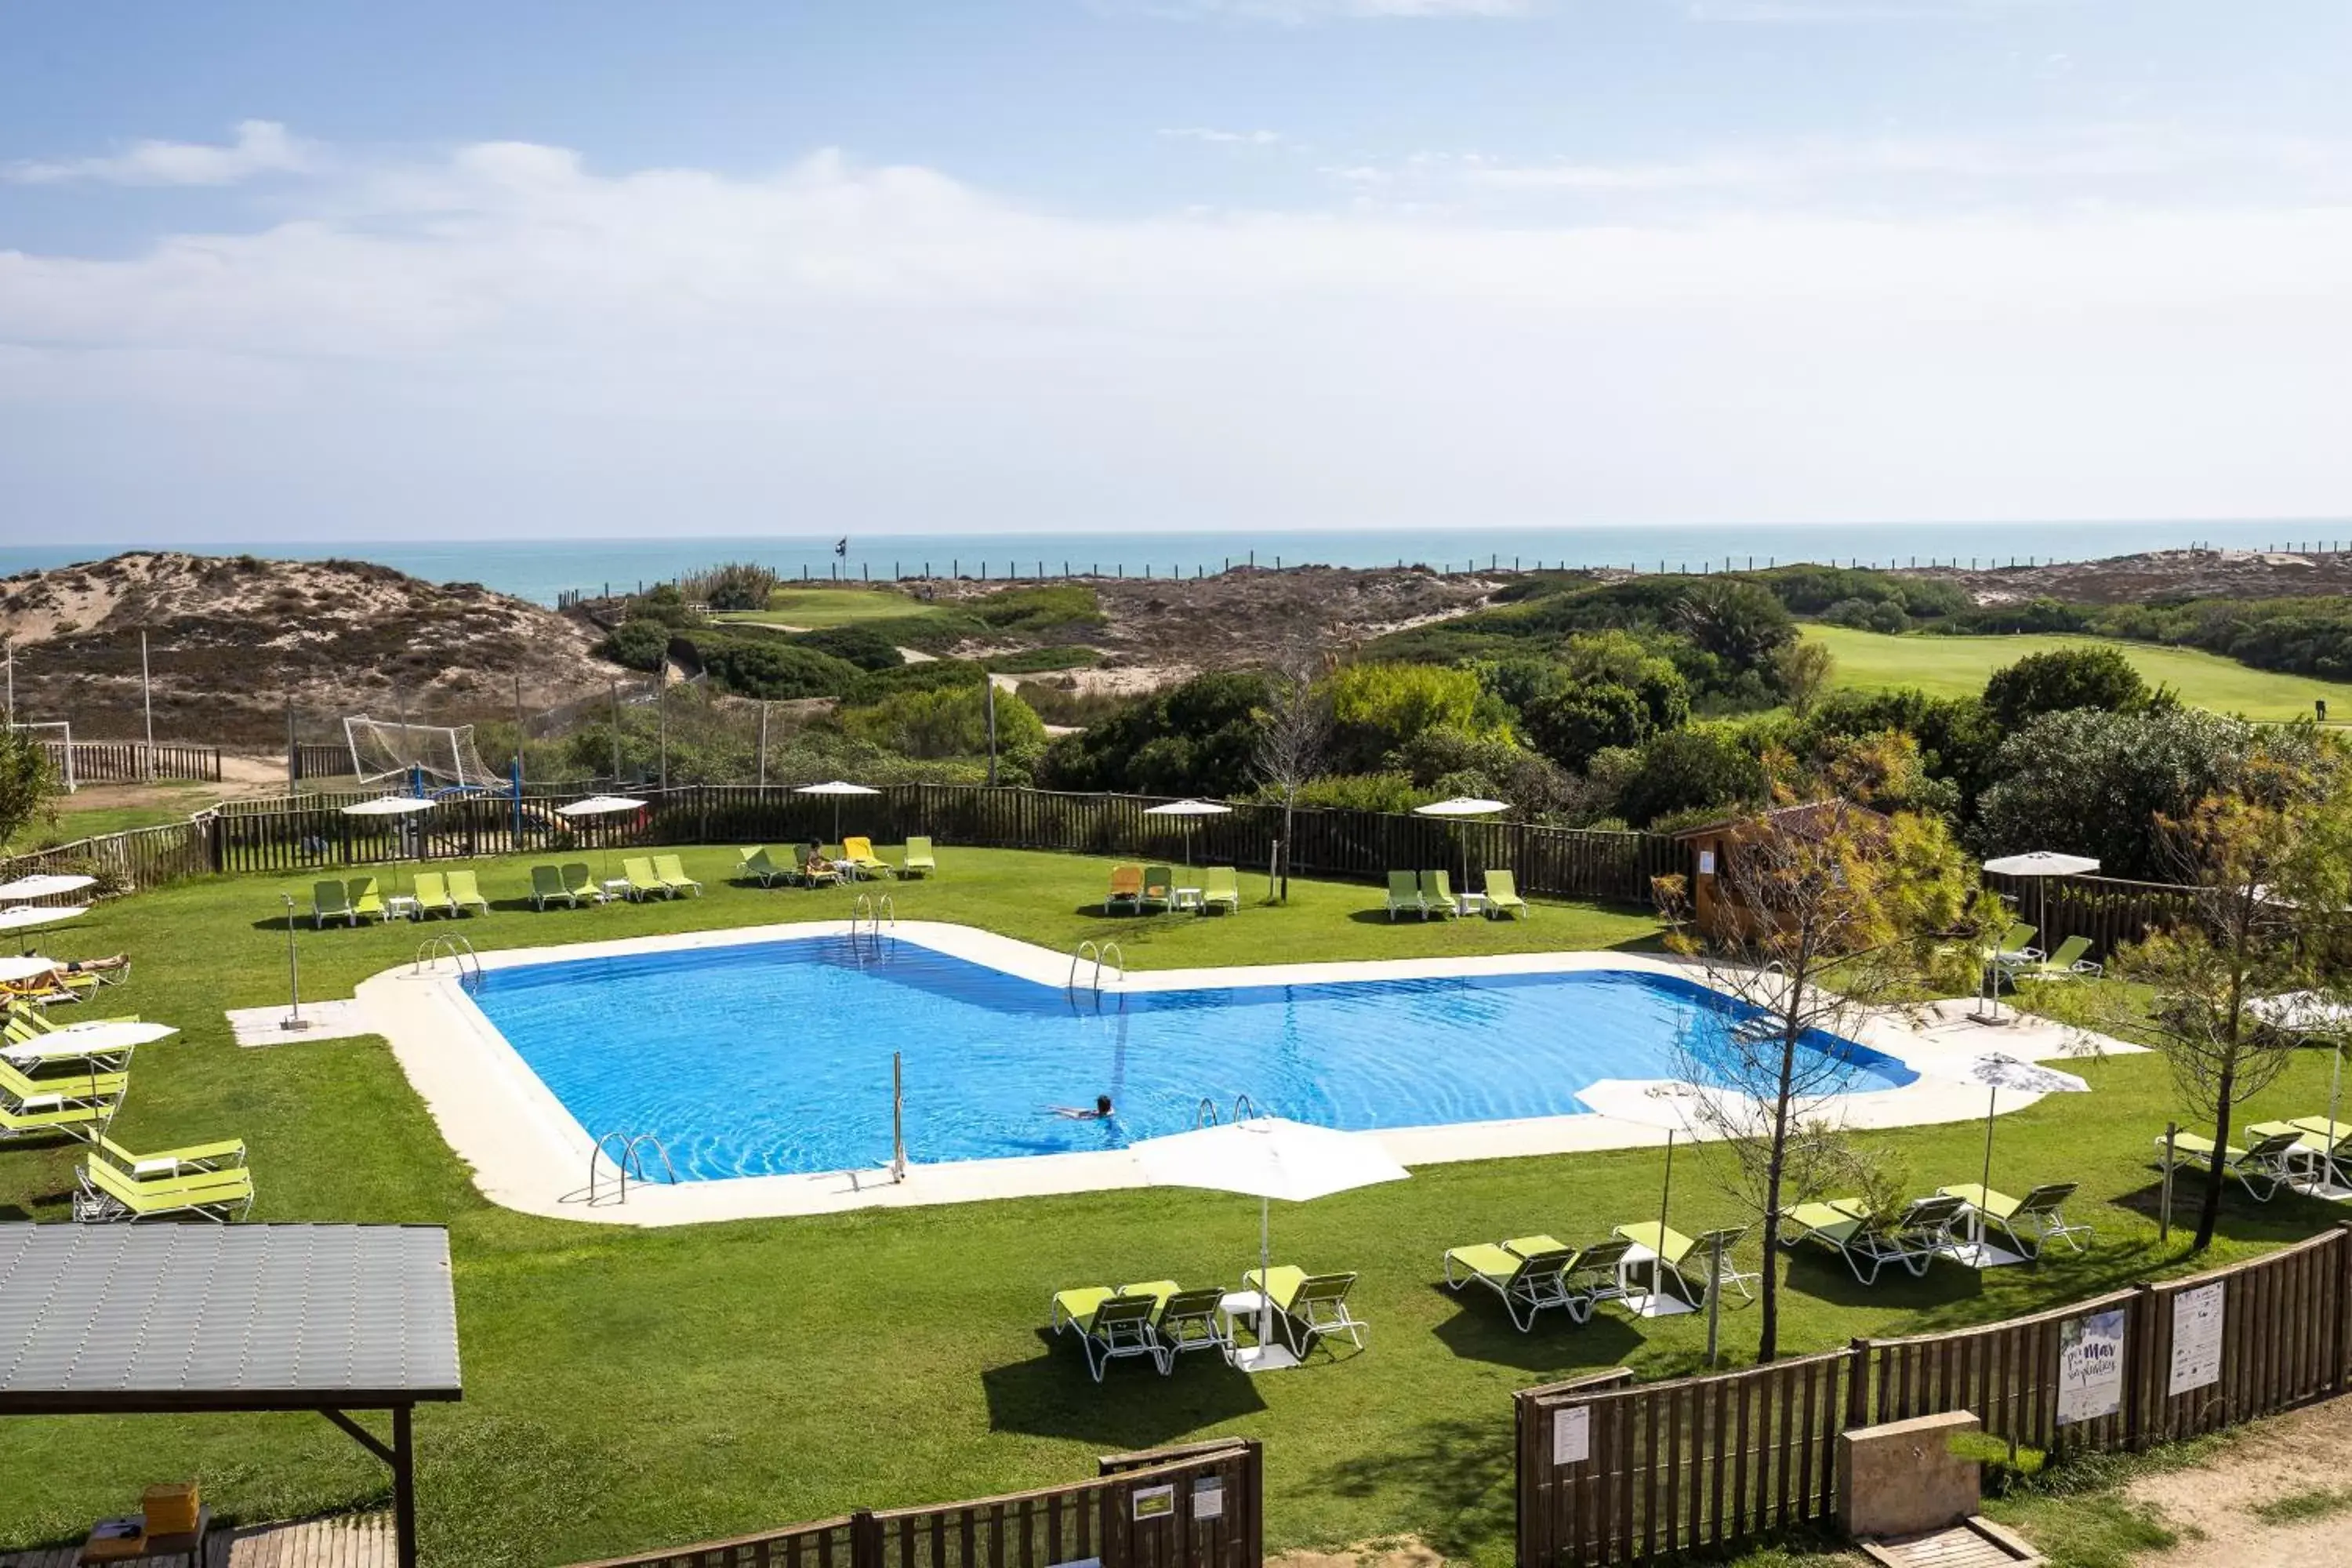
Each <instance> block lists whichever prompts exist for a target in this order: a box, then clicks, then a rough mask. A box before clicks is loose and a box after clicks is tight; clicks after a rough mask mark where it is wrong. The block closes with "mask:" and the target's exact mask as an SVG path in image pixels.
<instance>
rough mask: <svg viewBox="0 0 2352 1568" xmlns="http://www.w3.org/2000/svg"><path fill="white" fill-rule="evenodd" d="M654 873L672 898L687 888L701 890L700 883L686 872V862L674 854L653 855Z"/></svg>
mask: <svg viewBox="0 0 2352 1568" xmlns="http://www.w3.org/2000/svg"><path fill="white" fill-rule="evenodd" d="M654 875H655V876H656V877H658V878H660V879H661V885H662V886H663V887H665V888H667V889H669V890H670V896H671V897H672V898H676V897H677V895H678V894H680V893H683V892H684V891H686V890H687V889H688V888H691V889H694V890H695V891H696V892H697V893H699V892H701V891H702V884H701V883H699V882H698V881H696V880H695V879H693V878H691V877H689V876H688V875H687V874H686V862H685V861H683V860H680V859H679V858H677V856H675V855H656V856H655V857H654Z"/></svg>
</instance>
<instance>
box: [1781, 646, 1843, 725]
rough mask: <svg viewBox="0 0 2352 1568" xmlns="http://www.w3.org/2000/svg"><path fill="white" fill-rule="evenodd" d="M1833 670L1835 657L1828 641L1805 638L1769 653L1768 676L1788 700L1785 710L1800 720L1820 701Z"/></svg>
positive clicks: (1835, 666) (1828, 686) (1834, 670)
mask: <svg viewBox="0 0 2352 1568" xmlns="http://www.w3.org/2000/svg"><path fill="white" fill-rule="evenodd" d="M1836 670H1837V659H1836V658H1835V657H1834V656H1833V655H1832V654H1831V652H1830V648H1829V644H1827V643H1822V642H1814V641H1812V640H1811V639H1810V638H1807V637H1799V638H1797V639H1796V640H1795V641H1793V642H1785V643H1782V644H1781V645H1780V651H1779V652H1778V653H1775V654H1774V655H1773V656H1772V679H1773V681H1774V683H1775V684H1777V685H1778V686H1779V687H1780V694H1781V695H1782V696H1783V697H1786V698H1787V699H1788V700H1789V710H1790V712H1792V713H1794V714H1796V715H1797V716H1798V717H1799V718H1803V717H1804V716H1805V715H1806V714H1808V713H1810V712H1811V711H1812V710H1813V709H1814V707H1815V706H1816V705H1817V704H1818V703H1819V702H1820V701H1821V700H1822V693H1823V692H1825V691H1827V690H1828V689H1830V677H1831V676H1832V675H1833V674H1835V673H1836Z"/></svg>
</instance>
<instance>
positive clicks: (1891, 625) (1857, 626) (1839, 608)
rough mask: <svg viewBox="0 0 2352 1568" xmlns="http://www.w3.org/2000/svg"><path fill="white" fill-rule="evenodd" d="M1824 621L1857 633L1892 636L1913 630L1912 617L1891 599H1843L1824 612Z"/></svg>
mask: <svg viewBox="0 0 2352 1568" xmlns="http://www.w3.org/2000/svg"><path fill="white" fill-rule="evenodd" d="M1822 620H1824V621H1827V622H1828V623H1829V624H1830V625H1832V626H1852V627H1853V629H1854V630H1856V631H1863V632H1885V633H1887V634H1889V635H1890V636H1891V635H1893V634H1895V633H1897V632H1906V631H1908V630H1910V629H1911V617H1910V616H1907V615H1906V614H1905V613H1904V611H1903V606H1902V605H1899V604H1896V603H1895V602H1894V601H1893V600H1890V599H1880V600H1875V601H1873V600H1870V599H1841V600H1839V601H1838V602H1837V603H1836V604H1834V605H1831V606H1830V607H1829V608H1828V609H1826V610H1823V611H1822Z"/></svg>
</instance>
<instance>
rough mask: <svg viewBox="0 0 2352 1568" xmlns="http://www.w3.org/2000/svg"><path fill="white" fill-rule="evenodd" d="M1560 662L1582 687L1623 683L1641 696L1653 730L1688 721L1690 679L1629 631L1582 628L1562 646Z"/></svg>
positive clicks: (1675, 728) (1674, 726) (1670, 728)
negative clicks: (1601, 630) (1685, 677)
mask: <svg viewBox="0 0 2352 1568" xmlns="http://www.w3.org/2000/svg"><path fill="white" fill-rule="evenodd" d="M1559 658H1560V664H1561V666H1562V668H1565V669H1566V670H1567V672H1568V675H1569V677H1570V679H1571V680H1573V681H1575V682H1577V683H1579V684H1580V685H1585V686H1602V685H1606V686H1622V687H1624V688H1625V689H1628V690H1630V691H1632V692H1633V693H1634V695H1636V696H1638V697H1639V698H1641V700H1642V707H1643V711H1645V712H1646V713H1647V714H1648V715H1649V728H1650V729H1652V730H1679V729H1681V728H1682V727H1683V726H1684V725H1685V724H1687V723H1689V722H1690V682H1689V681H1688V680H1686V679H1684V677H1683V672H1682V671H1681V670H1679V669H1677V668H1675V661H1674V660H1673V659H1671V658H1667V657H1666V656H1665V654H1664V653H1662V652H1660V651H1659V650H1658V649H1657V648H1656V647H1654V646H1652V644H1651V643H1648V642H1644V641H1643V639H1642V638H1640V637H1636V636H1634V635H1633V633H1632V632H1628V631H1622V630H1614V629H1612V630H1610V631H1604V632H1580V633H1578V634H1577V635H1576V636H1574V637H1570V638H1569V639H1568V641H1567V642H1565V643H1563V644H1562V645H1561V646H1560V650H1559Z"/></svg>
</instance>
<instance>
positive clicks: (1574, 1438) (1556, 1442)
mask: <svg viewBox="0 0 2352 1568" xmlns="http://www.w3.org/2000/svg"><path fill="white" fill-rule="evenodd" d="M1589 1458H1592V1412H1591V1410H1589V1409H1587V1408H1586V1407H1585V1406H1583V1405H1570V1406H1569V1407H1568V1408H1566V1409H1565V1410H1555V1411H1553V1412H1552V1413H1551V1462H1552V1463H1553V1464H1555V1465H1580V1464H1582V1463H1584V1461H1585V1460H1587V1459H1589Z"/></svg>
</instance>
